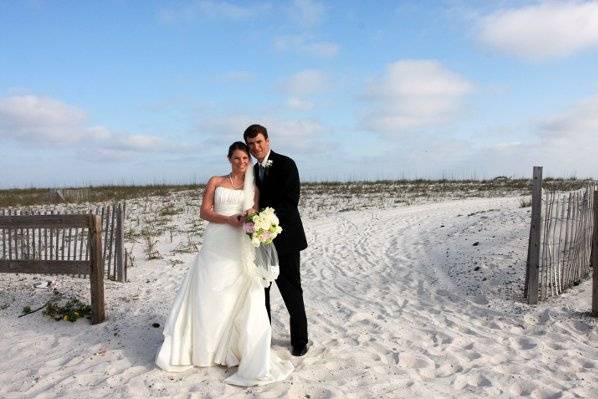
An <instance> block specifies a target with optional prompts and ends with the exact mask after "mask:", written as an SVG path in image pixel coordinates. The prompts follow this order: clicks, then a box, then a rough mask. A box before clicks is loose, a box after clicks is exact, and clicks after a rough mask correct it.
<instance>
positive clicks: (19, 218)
mask: <svg viewBox="0 0 598 399" xmlns="http://www.w3.org/2000/svg"><path fill="white" fill-rule="evenodd" d="M0 229H2V231H3V233H4V232H5V231H8V234H9V237H12V236H13V233H12V232H13V231H14V232H15V233H14V234H15V235H14V237H15V238H17V239H16V241H15V242H17V243H22V242H23V241H22V240H19V239H18V237H23V236H25V237H27V238H28V239H29V238H32V240H31V241H29V240H28V241H27V244H30V243H35V242H36V241H35V237H36V236H35V232H36V231H37V232H38V234H37V237H38V242H41V241H42V240H41V239H40V237H41V236H42V235H41V231H46V232H47V231H48V230H51V231H55V232H63V234H62V237H63V238H64V237H65V232H66V231H67V230H68V231H69V236H70V235H71V232H72V230H73V229H80V230H81V231H84V232H85V233H84V234H85V235H84V236H83V238H82V240H83V241H82V245H81V247H83V246H84V247H85V248H86V249H87V250H86V258H85V260H80V259H70V258H68V257H67V259H65V256H64V254H65V251H64V246H62V248H61V250H60V251H56V252H53V251H52V250H50V251H49V256H48V252H46V251H35V247H33V250H31V251H30V249H31V248H30V247H29V246H26V248H27V251H23V246H15V247H14V249H15V250H14V251H12V248H11V247H9V250H8V252H6V251H3V255H5V256H6V257H4V256H3V258H1V259H0V273H49V274H73V273H80V274H83V275H86V276H89V279H90V293H91V323H92V324H97V323H101V322H103V321H104V319H105V318H106V315H105V309H104V272H103V271H104V267H103V265H102V263H103V260H102V256H101V249H102V227H101V221H100V217H99V216H97V215H91V214H87V215H85V214H81V215H27V216H23V215H16V216H0ZM3 242H4V241H3ZM8 242H9V243H11V240H10V238H9V240H8ZM74 242H75V243H76V242H77V240H75V241H74ZM44 244H45V247H46V248H52V245H50V246H48V245H47V244H48V241H47V235H44ZM40 247H41V245H40ZM40 247H38V249H39V248H40ZM3 249H4V248H3Z"/></svg>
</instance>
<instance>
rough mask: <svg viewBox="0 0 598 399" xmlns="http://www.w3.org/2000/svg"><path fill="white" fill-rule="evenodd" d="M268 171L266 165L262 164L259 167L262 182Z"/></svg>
mask: <svg viewBox="0 0 598 399" xmlns="http://www.w3.org/2000/svg"><path fill="white" fill-rule="evenodd" d="M265 171H266V168H264V165H262V164H261V163H260V164H259V165H258V173H259V176H260V181H264V174H265V173H264V172H265Z"/></svg>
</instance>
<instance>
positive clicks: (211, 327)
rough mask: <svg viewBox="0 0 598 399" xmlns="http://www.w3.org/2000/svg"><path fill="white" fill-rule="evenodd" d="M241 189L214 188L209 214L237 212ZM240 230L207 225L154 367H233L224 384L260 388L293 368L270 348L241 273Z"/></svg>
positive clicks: (259, 302)
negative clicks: (211, 208)
mask: <svg viewBox="0 0 598 399" xmlns="http://www.w3.org/2000/svg"><path fill="white" fill-rule="evenodd" d="M242 202H243V191H242V190H233V189H228V188H225V187H217V188H216V191H215V193H214V210H215V211H216V212H217V213H220V214H223V215H234V214H236V213H241V211H242V209H241V208H242ZM243 234H244V233H243V232H242V229H240V228H234V227H232V226H230V225H227V224H217V223H209V224H208V225H207V227H206V230H205V233H204V242H203V245H202V248H201V250H200V251H199V253H198V254H197V255H196V257H195V259H194V261H193V264H192V266H191V269H190V270H189V272H188V274H187V276H186V277H185V280H184V281H183V283H182V285H181V287H180V289H179V291H178V293H177V296H176V299H175V301H174V305H173V306H172V309H171V311H170V315H169V317H168V321H167V322H166V325H165V327H164V332H163V334H164V342H163V344H162V347H161V348H160V351H159V352H158V355H157V356H156V365H158V367H160V368H161V369H163V370H166V371H171V372H178V371H185V370H187V369H189V368H192V367H193V366H199V367H207V366H213V365H223V366H237V365H238V366H239V367H238V369H237V370H236V372H235V373H234V374H233V375H231V376H229V377H228V378H226V379H225V380H224V381H225V382H227V383H229V384H233V385H240V386H251V385H264V384H268V383H271V382H275V381H280V380H283V379H285V378H286V377H288V376H289V374H290V373H291V372H292V371H293V365H292V363H291V362H289V361H283V360H281V359H280V358H278V356H276V354H275V353H273V352H271V350H270V340H271V329H270V322H269V320H268V313H267V312H266V306H265V298H264V288H263V287H262V286H261V285H260V284H259V283H258V282H255V281H253V280H251V279H250V278H248V277H247V276H246V275H245V273H244V272H243V271H242V265H241V244H240V243H241V240H242V239H245V237H244V236H243Z"/></svg>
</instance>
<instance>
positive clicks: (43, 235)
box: [0, 203, 127, 282]
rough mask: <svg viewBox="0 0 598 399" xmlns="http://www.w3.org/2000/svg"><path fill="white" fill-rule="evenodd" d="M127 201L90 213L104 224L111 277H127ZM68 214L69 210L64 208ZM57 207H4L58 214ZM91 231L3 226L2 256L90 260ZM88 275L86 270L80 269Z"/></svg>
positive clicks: (13, 211)
mask: <svg viewBox="0 0 598 399" xmlns="http://www.w3.org/2000/svg"><path fill="white" fill-rule="evenodd" d="M125 211H126V205H125V203H118V204H112V205H108V206H98V207H96V208H95V209H90V210H89V211H88V213H89V214H95V215H98V216H100V219H101V227H102V243H103V246H102V259H103V262H104V274H105V275H106V277H107V278H108V279H110V280H114V281H121V282H124V281H126V280H127V264H126V261H125V255H124V245H123V241H124V221H125ZM60 213H61V214H64V213H65V212H62V211H61V212H60ZM55 214H57V212H56V211H40V210H17V209H2V210H0V215H1V216H17V215H31V216H36V215H39V216H41V215H55ZM86 236H87V233H86V231H85V229H83V228H74V227H71V228H69V229H36V228H19V229H15V230H12V229H9V228H2V229H0V259H7V260H11V259H60V260H81V261H83V260H88V256H89V253H88V248H87V247H86V246H85V245H83V244H84V242H85V237H86ZM77 275H78V276H79V277H86V274H84V273H77Z"/></svg>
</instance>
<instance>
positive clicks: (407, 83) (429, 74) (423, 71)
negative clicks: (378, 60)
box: [362, 60, 473, 134]
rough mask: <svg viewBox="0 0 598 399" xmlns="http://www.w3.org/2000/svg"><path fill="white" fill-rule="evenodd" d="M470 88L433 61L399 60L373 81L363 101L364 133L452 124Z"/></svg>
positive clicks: (401, 130)
mask: <svg viewBox="0 0 598 399" xmlns="http://www.w3.org/2000/svg"><path fill="white" fill-rule="evenodd" d="M472 90H473V84H472V83H470V82H469V81H467V80H466V79H465V78H463V77H461V76H459V75H458V74H456V73H454V72H451V71H449V70H448V69H446V68H445V67H443V66H442V65H441V64H440V63H439V62H437V61H434V60H402V61H397V62H394V63H392V64H390V65H388V66H387V67H386V71H385V72H384V73H383V74H382V76H380V77H378V78H377V79H375V80H374V81H372V82H371V83H370V84H369V85H368V86H367V88H366V90H365V95H364V98H365V100H366V101H367V102H369V104H368V105H369V110H367V111H366V114H365V116H364V118H363V121H362V124H363V126H364V127H365V128H366V129H367V130H371V131H375V132H380V133H387V134H401V133H405V132H411V131H413V130H414V129H417V128H420V127H426V126H433V125H438V124H441V123H445V122H447V121H449V120H451V119H452V118H453V117H454V116H455V114H456V113H457V112H458V111H459V110H460V105H461V102H462V100H463V98H464V97H465V96H466V95H467V94H469V93H470V92H471V91H472Z"/></svg>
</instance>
